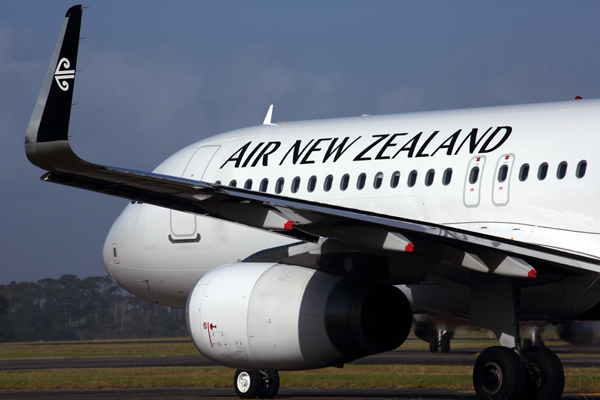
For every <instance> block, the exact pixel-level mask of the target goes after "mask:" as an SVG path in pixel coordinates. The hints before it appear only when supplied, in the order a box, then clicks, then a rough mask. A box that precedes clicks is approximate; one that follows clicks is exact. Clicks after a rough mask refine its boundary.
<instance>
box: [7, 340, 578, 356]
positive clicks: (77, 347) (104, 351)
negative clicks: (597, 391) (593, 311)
mask: <svg viewBox="0 0 600 400" xmlns="http://www.w3.org/2000/svg"><path fill="white" fill-rule="evenodd" d="M497 344H498V342H497V341H496V340H495V339H487V338H479V339H462V340H453V341H452V342H451V346H452V350H459V349H470V350H473V349H475V350H483V349H485V348H486V347H490V346H496V345H497ZM547 344H548V345H550V346H552V345H555V344H564V342H559V341H549V342H547ZM410 350H422V351H428V350H429V344H428V343H426V342H424V341H422V340H419V339H416V338H409V339H408V340H407V341H406V342H404V344H403V345H402V346H401V347H400V348H399V349H398V351H410ZM199 356H200V357H201V355H200V353H199V352H198V350H197V349H196V347H195V346H194V344H193V343H192V341H191V340H190V339H189V338H174V339H136V340H118V341H116V340H96V341H93V342H47V343H44V342H36V343H2V344H0V360H26V359H52V358H121V357H124V358H138V357H199ZM573 356H575V354H573ZM579 356H582V355H579ZM583 356H585V355H583Z"/></svg>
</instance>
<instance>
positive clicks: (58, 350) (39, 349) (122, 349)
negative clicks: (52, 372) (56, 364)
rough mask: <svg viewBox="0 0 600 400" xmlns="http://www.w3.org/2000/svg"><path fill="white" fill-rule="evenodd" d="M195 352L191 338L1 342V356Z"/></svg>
mask: <svg viewBox="0 0 600 400" xmlns="http://www.w3.org/2000/svg"><path fill="white" fill-rule="evenodd" d="M198 356H200V353H199V352H198V350H197V349H196V347H195V346H194V344H193V343H192V341H191V339H190V338H173V339H132V340H95V341H91V342H33V343H2V344H0V360H27V359H29V360H31V359H51V358H121V357H124V358H138V357H198Z"/></svg>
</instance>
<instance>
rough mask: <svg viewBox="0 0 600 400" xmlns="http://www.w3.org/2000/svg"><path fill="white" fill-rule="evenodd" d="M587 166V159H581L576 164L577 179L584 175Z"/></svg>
mask: <svg viewBox="0 0 600 400" xmlns="http://www.w3.org/2000/svg"><path fill="white" fill-rule="evenodd" d="M586 168H587V161H585V160H581V161H579V164H577V170H576V171H575V176H576V177H577V178H579V179H581V178H583V176H584V175H585V169H586Z"/></svg>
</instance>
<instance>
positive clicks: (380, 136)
mask: <svg viewBox="0 0 600 400" xmlns="http://www.w3.org/2000/svg"><path fill="white" fill-rule="evenodd" d="M388 136H390V134H389V133H386V134H384V135H373V137H374V138H379V139H377V140H376V141H375V142H373V143H371V144H370V145H369V146H367V148H366V149H364V150H363V151H361V152H360V153H359V154H358V155H357V156H356V157H354V160H353V161H367V160H370V159H371V157H363V156H364V155H365V154H367V152H368V151H369V150H371V149H372V148H373V147H375V146H377V144H378V143H379V142H381V141H382V140H383V139H385V138H386V137H388Z"/></svg>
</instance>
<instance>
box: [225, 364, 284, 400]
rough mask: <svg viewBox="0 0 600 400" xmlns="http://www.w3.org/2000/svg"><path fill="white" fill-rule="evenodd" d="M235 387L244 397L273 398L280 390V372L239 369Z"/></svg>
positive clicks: (234, 380)
mask: <svg viewBox="0 0 600 400" xmlns="http://www.w3.org/2000/svg"><path fill="white" fill-rule="evenodd" d="M233 387H234V388H235V392H236V393H237V395H238V396H239V397H240V398H242V399H254V398H259V399H271V398H273V397H275V396H276V395H277V392H278V391H279V373H278V372H277V371H256V370H242V369H238V370H237V371H236V372H235V377H234V378H233Z"/></svg>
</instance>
